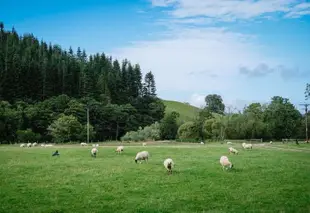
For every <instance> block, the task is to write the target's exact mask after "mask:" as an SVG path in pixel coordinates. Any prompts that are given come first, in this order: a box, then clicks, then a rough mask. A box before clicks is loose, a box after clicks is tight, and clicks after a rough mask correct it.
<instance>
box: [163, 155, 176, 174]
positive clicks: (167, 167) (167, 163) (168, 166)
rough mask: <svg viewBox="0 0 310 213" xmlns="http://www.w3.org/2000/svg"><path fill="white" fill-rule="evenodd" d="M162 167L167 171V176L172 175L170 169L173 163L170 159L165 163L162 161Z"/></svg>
mask: <svg viewBox="0 0 310 213" xmlns="http://www.w3.org/2000/svg"><path fill="white" fill-rule="evenodd" d="M164 166H165V168H166V169H167V171H168V174H172V169H173V167H174V162H173V160H172V159H171V158H167V159H166V160H165V161H164Z"/></svg>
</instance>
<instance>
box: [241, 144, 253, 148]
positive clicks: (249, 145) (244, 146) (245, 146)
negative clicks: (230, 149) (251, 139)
mask: <svg viewBox="0 0 310 213" xmlns="http://www.w3.org/2000/svg"><path fill="white" fill-rule="evenodd" d="M242 147H243V148H244V149H252V144H246V143H242Z"/></svg>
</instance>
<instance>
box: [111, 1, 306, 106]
mask: <svg viewBox="0 0 310 213" xmlns="http://www.w3.org/2000/svg"><path fill="white" fill-rule="evenodd" d="M152 5H153V7H161V8H164V10H165V9H168V11H169V13H168V14H169V15H170V16H169V17H170V18H169V19H163V18H162V17H161V19H158V20H155V23H156V24H158V23H159V24H164V25H165V26H167V27H168V28H167V30H166V31H163V32H161V33H162V34H161V37H159V38H158V39H156V40H144V41H138V42H134V43H132V45H131V46H127V47H123V48H119V49H115V50H114V51H113V52H112V54H111V55H113V56H116V57H117V58H128V59H129V60H130V61H131V62H133V63H139V64H140V66H141V68H142V70H143V71H144V73H145V72H148V71H150V70H151V71H152V72H153V73H154V75H155V79H156V86H157V89H158V94H159V96H161V95H164V96H166V97H167V95H166V94H167V93H168V91H169V94H173V93H174V94H187V95H183V97H184V96H190V95H188V94H193V95H192V96H191V97H187V98H189V99H190V102H191V104H193V105H195V106H198V107H200V106H201V104H204V96H205V95H207V94H211V93H216V94H220V95H222V97H223V99H224V100H225V104H231V105H235V106H236V107H238V109H242V108H243V107H244V103H249V102H248V101H246V100H243V98H244V97H241V96H242V95H243V94H245V93H246V92H247V91H246V92H244V90H245V89H244V88H245V86H253V85H252V84H251V82H250V80H246V81H247V82H245V83H242V84H241V82H240V80H242V78H241V77H240V73H239V72H240V67H252V68H253V67H254V68H255V67H257V66H259V65H260V64H266V67H267V66H268V67H276V66H279V65H282V64H283V61H281V59H278V58H272V57H270V56H269V55H267V54H266V53H267V52H268V49H266V47H264V46H261V45H259V44H258V43H257V42H256V37H255V35H250V34H241V33H237V32H233V31H231V30H228V29H227V28H223V27H210V24H211V23H212V19H216V20H221V21H232V20H247V19H251V18H255V17H262V16H263V17H264V18H266V19H269V20H270V19H272V17H273V16H272V14H273V13H278V12H282V13H283V14H285V15H286V16H287V17H289V16H291V17H292V16H297V15H298V14H301V12H304V13H305V12H306V11H307V10H308V9H309V5H308V4H307V3H298V1H294V0H256V1H254V0H251V1H250V0H249V1H241V0H152ZM213 21H214V20H213ZM283 65H285V66H286V65H287V64H283ZM243 80H245V79H243ZM265 83H266V82H265ZM258 85H259V86H260V85H261V84H258V83H257V84H256V85H255V86H257V87H256V88H258ZM266 90H267V89H266ZM241 93H242V94H241ZM199 94H203V95H199ZM178 96H179V97H180V96H181V95H178ZM237 96H238V97H239V99H238V98H237ZM227 97H230V99H227ZM167 98H170V99H173V97H167ZM184 98H185V97H184ZM260 98H262V96H261V97H260ZM182 101H186V100H182ZM240 107H241V108H240Z"/></svg>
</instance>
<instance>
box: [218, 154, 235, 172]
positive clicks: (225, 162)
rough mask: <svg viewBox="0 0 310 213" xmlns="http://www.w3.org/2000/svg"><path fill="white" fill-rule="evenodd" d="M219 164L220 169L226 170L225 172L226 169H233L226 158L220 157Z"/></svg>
mask: <svg viewBox="0 0 310 213" xmlns="http://www.w3.org/2000/svg"><path fill="white" fill-rule="evenodd" d="M220 164H221V165H222V169H223V170H224V168H226V170H227V169H228V168H230V169H231V168H233V166H234V165H233V164H232V163H231V162H230V161H229V160H228V157H227V156H221V158H220Z"/></svg>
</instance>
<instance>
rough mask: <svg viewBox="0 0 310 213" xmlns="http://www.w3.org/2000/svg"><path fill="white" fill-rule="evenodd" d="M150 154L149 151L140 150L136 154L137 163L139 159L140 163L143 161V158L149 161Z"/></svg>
mask: <svg viewBox="0 0 310 213" xmlns="http://www.w3.org/2000/svg"><path fill="white" fill-rule="evenodd" d="M149 156H150V154H149V152H148V151H142V152H138V153H137V155H136V158H135V162H136V163H137V162H138V161H139V162H140V163H142V160H144V161H145V162H147V161H148V159H149Z"/></svg>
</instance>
